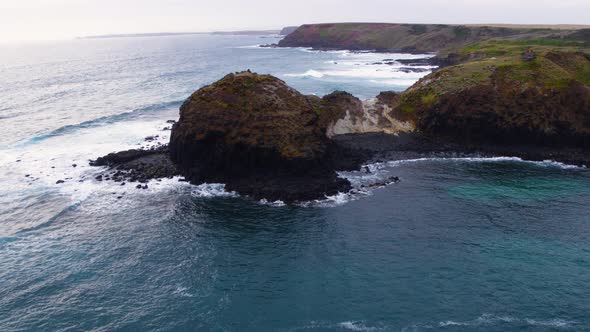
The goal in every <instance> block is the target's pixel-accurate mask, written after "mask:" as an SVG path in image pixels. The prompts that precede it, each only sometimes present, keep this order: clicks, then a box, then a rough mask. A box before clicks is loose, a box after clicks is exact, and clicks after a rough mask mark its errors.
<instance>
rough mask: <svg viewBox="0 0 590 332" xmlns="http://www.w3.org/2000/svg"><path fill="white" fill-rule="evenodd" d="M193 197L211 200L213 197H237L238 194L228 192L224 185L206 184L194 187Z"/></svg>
mask: <svg viewBox="0 0 590 332" xmlns="http://www.w3.org/2000/svg"><path fill="white" fill-rule="evenodd" d="M191 195H193V197H201V198H211V197H237V196H238V194H237V193H236V192H233V191H226V190H225V184H223V183H204V184H201V185H198V186H194V187H193V189H192V191H191Z"/></svg>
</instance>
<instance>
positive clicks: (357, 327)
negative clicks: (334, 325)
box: [338, 322, 381, 331]
mask: <svg viewBox="0 0 590 332" xmlns="http://www.w3.org/2000/svg"><path fill="white" fill-rule="evenodd" d="M338 326H339V327H341V328H343V329H346V330H350V331H380V330H381V329H380V328H377V327H369V326H366V325H365V324H363V323H361V322H342V323H340V324H338Z"/></svg>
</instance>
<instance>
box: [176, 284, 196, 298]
mask: <svg viewBox="0 0 590 332" xmlns="http://www.w3.org/2000/svg"><path fill="white" fill-rule="evenodd" d="M187 291H188V288H187V287H183V286H178V287H176V289H175V290H174V292H173V294H175V295H178V296H181V297H194V295H193V294H191V293H189V292H187Z"/></svg>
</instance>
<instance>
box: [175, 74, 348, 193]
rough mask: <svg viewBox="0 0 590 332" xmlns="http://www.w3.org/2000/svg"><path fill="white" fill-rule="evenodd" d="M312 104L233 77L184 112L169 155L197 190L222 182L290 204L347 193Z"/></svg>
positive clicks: (202, 93) (254, 77)
mask: <svg viewBox="0 0 590 332" xmlns="http://www.w3.org/2000/svg"><path fill="white" fill-rule="evenodd" d="M319 119H320V117H319V114H318V111H317V110H315V109H314V105H313V103H312V101H310V99H308V98H307V97H306V96H304V95H302V94H301V93H299V92H297V91H296V90H294V89H292V88H290V87H289V86H287V85H286V84H285V83H284V82H283V81H281V80H279V79H277V78H275V77H272V76H269V75H258V74H254V73H251V72H249V71H248V72H241V73H236V74H230V75H227V76H226V77H224V78H223V79H222V80H220V81H218V82H216V83H214V84H212V85H209V86H206V87H204V88H202V89H200V90H198V91H197V92H195V93H194V94H193V95H192V96H191V97H190V98H189V99H187V101H186V102H185V103H184V104H183V105H182V107H181V108H180V120H179V121H178V123H176V124H175V125H174V127H173V129H172V136H171V140H170V155H171V157H172V160H173V161H174V162H175V163H176V164H177V165H179V168H180V170H181V171H182V173H183V175H185V176H186V177H187V178H188V179H189V180H190V181H191V183H194V184H201V183H204V182H222V183H226V184H227V188H228V189H229V190H233V191H236V192H238V193H241V194H247V195H250V196H252V197H254V198H265V199H269V200H283V201H287V202H292V201H302V200H311V199H317V198H322V197H324V196H325V195H330V194H334V193H337V192H339V191H348V190H349V189H350V183H348V181H347V180H344V179H340V178H338V177H337V175H336V173H335V171H334V168H333V163H332V162H331V160H330V158H329V157H328V149H329V145H330V142H329V140H328V139H327V138H326V136H325V134H324V132H325V130H324V128H322V127H321V125H320V123H319Z"/></svg>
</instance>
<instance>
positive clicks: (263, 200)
mask: <svg viewBox="0 0 590 332" xmlns="http://www.w3.org/2000/svg"><path fill="white" fill-rule="evenodd" d="M258 203H260V204H262V205H268V206H274V207H282V206H286V205H287V204H285V202H283V201H281V200H278V201H274V202H270V201H268V200H267V199H264V198H263V199H261V200H260V201H258Z"/></svg>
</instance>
